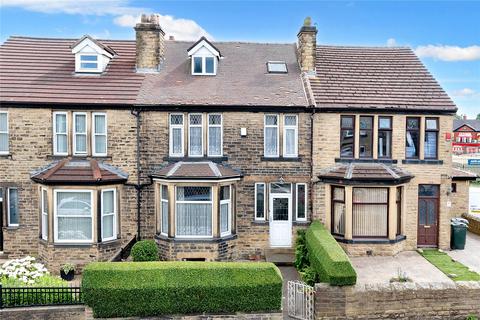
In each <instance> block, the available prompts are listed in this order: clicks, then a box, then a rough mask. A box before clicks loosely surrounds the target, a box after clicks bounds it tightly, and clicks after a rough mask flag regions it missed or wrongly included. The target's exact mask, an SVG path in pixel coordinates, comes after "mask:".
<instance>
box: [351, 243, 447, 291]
mask: <svg viewBox="0 0 480 320" xmlns="http://www.w3.org/2000/svg"><path fill="white" fill-rule="evenodd" d="M350 260H351V261H352V264H353V267H354V268H355V270H356V271H357V283H358V284H373V283H375V284H377V283H390V279H392V278H395V277H397V276H398V272H399V270H401V271H402V272H405V273H406V275H407V277H408V278H410V279H411V280H412V281H413V282H417V283H425V282H427V283H431V282H448V283H453V281H452V280H451V279H450V278H448V277H447V276H446V275H445V274H444V273H443V272H441V271H440V270H438V269H437V268H436V267H435V266H434V265H432V264H431V263H430V262H428V261H427V260H426V259H425V258H423V257H422V256H421V255H419V254H418V253H417V252H416V251H404V252H401V253H399V254H397V255H395V256H367V257H350Z"/></svg>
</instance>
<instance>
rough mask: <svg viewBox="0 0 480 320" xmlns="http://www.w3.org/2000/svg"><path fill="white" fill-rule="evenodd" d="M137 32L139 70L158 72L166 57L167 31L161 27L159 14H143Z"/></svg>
mask: <svg viewBox="0 0 480 320" xmlns="http://www.w3.org/2000/svg"><path fill="white" fill-rule="evenodd" d="M135 33H136V42H137V48H136V67H137V72H142V73H153V72H158V71H159V70H160V67H161V65H162V63H163V60H164V59H165V39H164V36H165V32H163V30H162V28H161V27H160V23H159V20H158V15H156V14H152V15H150V16H148V15H146V14H142V18H141V20H140V22H139V23H137V25H136V26H135Z"/></svg>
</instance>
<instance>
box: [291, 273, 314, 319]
mask: <svg viewBox="0 0 480 320" xmlns="http://www.w3.org/2000/svg"><path fill="white" fill-rule="evenodd" d="M314 302H315V289H314V288H313V287H311V286H309V285H307V284H306V283H304V282H301V281H288V315H289V316H290V317H292V318H295V319H301V320H313V319H314V318H315V303H314Z"/></svg>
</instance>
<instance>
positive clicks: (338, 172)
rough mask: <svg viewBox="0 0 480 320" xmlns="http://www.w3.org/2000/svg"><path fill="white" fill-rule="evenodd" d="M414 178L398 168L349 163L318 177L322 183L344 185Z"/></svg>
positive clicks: (392, 181)
mask: <svg viewBox="0 0 480 320" xmlns="http://www.w3.org/2000/svg"><path fill="white" fill-rule="evenodd" d="M413 177H414V176H413V175H412V174H411V173H409V172H407V171H405V170H404V169H401V168H399V167H396V166H389V165H386V164H383V163H349V164H340V165H336V166H333V167H330V168H327V169H324V170H322V171H321V172H320V174H319V175H318V178H319V179H320V181H326V182H337V183H344V184H355V183H362V184H369V183H378V182H385V183H392V184H398V183H401V182H408V181H409V180H410V179H412V178H413Z"/></svg>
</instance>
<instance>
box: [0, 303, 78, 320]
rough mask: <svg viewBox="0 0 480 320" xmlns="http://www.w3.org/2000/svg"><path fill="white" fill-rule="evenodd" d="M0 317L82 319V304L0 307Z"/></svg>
mask: <svg viewBox="0 0 480 320" xmlns="http://www.w3.org/2000/svg"><path fill="white" fill-rule="evenodd" d="M0 319H8V320H65V319H68V320H84V319H85V307H84V306H58V307H54V306H50V307H31V308H11V309H1V310H0Z"/></svg>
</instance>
